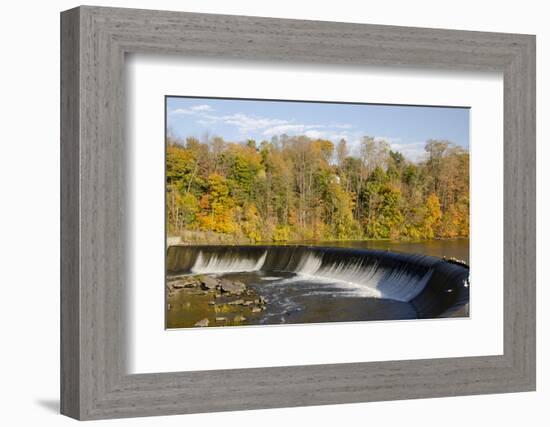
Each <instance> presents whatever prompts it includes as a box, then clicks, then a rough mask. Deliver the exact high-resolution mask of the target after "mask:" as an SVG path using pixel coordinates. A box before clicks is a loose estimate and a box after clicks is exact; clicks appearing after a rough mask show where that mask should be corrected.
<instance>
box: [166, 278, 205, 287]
mask: <svg viewBox="0 0 550 427" xmlns="http://www.w3.org/2000/svg"><path fill="white" fill-rule="evenodd" d="M197 285H198V283H197V282H196V280H195V279H193V278H191V279H180V280H176V281H173V282H171V286H172V288H174V289H183V288H195V287H197Z"/></svg>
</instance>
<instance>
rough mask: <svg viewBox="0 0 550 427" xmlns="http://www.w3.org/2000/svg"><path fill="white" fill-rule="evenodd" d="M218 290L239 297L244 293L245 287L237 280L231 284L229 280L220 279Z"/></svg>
mask: <svg viewBox="0 0 550 427" xmlns="http://www.w3.org/2000/svg"><path fill="white" fill-rule="evenodd" d="M220 289H221V290H222V292H227V293H230V294H235V295H240V294H242V293H243V292H244V291H246V285H245V284H244V283H243V282H239V281H238V280H236V281H234V282H232V281H231V280H227V279H222V281H221V283H220Z"/></svg>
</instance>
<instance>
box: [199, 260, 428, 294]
mask: <svg viewBox="0 0 550 427" xmlns="http://www.w3.org/2000/svg"><path fill="white" fill-rule="evenodd" d="M266 256H267V251H265V252H264V253H263V254H262V255H261V256H260V257H259V258H248V257H241V256H232V255H230V254H229V255H228V254H221V255H220V256H218V255H216V254H211V255H209V256H205V255H204V254H203V252H202V251H200V252H199V255H198V256H197V259H196V260H195V263H194V265H193V267H192V268H191V273H193V274H197V273H199V274H223V273H238V272H254V271H260V270H261V269H262V267H263V265H264V263H265V260H266ZM289 272H294V273H296V274H297V277H292V278H286V279H283V280H281V281H277V280H276V279H277V278H276V277H269V278H264V280H267V281H271V280H273V279H275V280H274V281H271V283H273V284H277V285H285V284H290V283H296V282H300V281H302V282H303V281H308V282H318V283H324V284H330V285H332V286H337V287H339V288H341V289H343V290H344V292H345V293H346V294H347V295H349V296H354V297H369V298H386V299H392V300H397V301H404V302H408V301H410V300H412V299H413V298H414V297H416V296H417V295H418V294H419V293H420V292H422V290H423V289H424V287H425V286H426V284H427V283H428V280H429V279H430V277H431V275H432V270H431V269H430V270H428V271H427V272H426V274H424V275H423V276H419V275H417V274H414V273H412V272H410V271H408V267H407V266H406V265H404V266H403V267H402V268H393V269H387V268H384V267H382V266H381V265H380V263H379V262H374V263H373V264H371V265H364V263H362V262H361V260H356V261H354V262H350V261H348V260H343V261H339V262H333V263H332V264H326V263H325V264H324V265H323V254H319V253H314V252H309V253H306V254H304V255H302V256H301V258H300V260H299V262H298V265H297V266H296V267H295V268H289Z"/></svg>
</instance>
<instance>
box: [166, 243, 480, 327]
mask: <svg viewBox="0 0 550 427" xmlns="http://www.w3.org/2000/svg"><path fill="white" fill-rule="evenodd" d="M166 267H167V273H168V274H169V275H175V274H189V273H195V274H196V273H204V274H223V273H232V272H253V271H262V272H263V273H266V274H267V275H268V276H269V275H270V274H269V273H277V272H285V273H294V274H296V278H295V280H294V282H295V283H296V282H297V281H299V280H302V281H309V282H315V281H319V282H320V281H323V282H324V283H326V282H327V281H329V282H330V283H332V284H335V285H336V286H340V287H343V288H344V289H345V290H346V291H348V290H349V294H350V296H359V297H371V298H385V299H392V300H397V301H403V302H409V303H411V304H413V305H414V306H415V308H416V310H417V312H418V313H419V315H422V316H424V315H426V316H428V315H431V314H432V313H441V312H443V311H444V310H447V309H449V308H450V307H452V306H454V305H457V304H458V305H462V304H464V303H466V302H467V301H469V287H467V286H465V285H464V284H465V283H466V282H467V281H468V278H469V269H468V267H467V266H464V265H457V264H453V263H449V262H446V261H445V260H442V259H440V258H436V257H431V256H425V255H414V254H398V253H392V252H387V251H375V250H368V249H350V248H325V247H309V246H172V247H170V248H169V249H168V253H167V259H166ZM280 283H281V285H284V283H283V282H280Z"/></svg>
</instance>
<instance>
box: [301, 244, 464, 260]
mask: <svg viewBox="0 0 550 427" xmlns="http://www.w3.org/2000/svg"><path fill="white" fill-rule="evenodd" d="M293 244H300V245H309V246H325V247H331V246H332V247H336V248H356V249H376V250H388V251H392V252H401V253H407V254H422V255H430V256H436V257H440V258H443V257H448V258H456V259H459V260H461V261H465V262H466V263H467V264H469V263H470V239H444V240H419V241H400V240H351V241H328V242H308V241H304V242H293Z"/></svg>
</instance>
